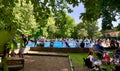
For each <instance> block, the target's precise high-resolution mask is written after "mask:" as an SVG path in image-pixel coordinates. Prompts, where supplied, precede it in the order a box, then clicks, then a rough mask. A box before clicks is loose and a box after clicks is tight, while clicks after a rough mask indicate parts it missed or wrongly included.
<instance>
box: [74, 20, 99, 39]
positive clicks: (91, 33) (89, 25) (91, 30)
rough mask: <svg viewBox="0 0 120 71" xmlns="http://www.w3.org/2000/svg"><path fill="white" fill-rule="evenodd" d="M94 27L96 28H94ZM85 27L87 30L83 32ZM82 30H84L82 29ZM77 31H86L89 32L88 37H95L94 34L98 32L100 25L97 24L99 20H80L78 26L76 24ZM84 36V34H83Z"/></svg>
mask: <svg viewBox="0 0 120 71" xmlns="http://www.w3.org/2000/svg"><path fill="white" fill-rule="evenodd" d="M93 27H94V28H93ZM83 29H84V31H86V32H83ZM81 30H82V31H81ZM76 31H79V32H80V31H81V33H84V34H85V33H86V34H87V37H88V38H93V37H94V34H95V33H96V32H98V25H97V22H96V21H94V22H87V21H85V22H80V23H79V24H78V25H77V26H76ZM79 32H77V34H79ZM82 37H84V36H82Z"/></svg>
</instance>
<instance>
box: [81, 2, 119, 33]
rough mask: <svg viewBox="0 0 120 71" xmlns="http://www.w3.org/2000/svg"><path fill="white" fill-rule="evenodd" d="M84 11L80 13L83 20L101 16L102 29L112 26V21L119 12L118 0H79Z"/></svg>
mask: <svg viewBox="0 0 120 71" xmlns="http://www.w3.org/2000/svg"><path fill="white" fill-rule="evenodd" d="M81 2H83V4H84V6H85V8H86V12H85V13H83V14H82V15H81V18H82V19H83V20H88V21H93V20H97V19H99V18H102V30H103V31H104V30H108V29H112V28H113V24H112V21H116V19H115V16H116V15H117V13H119V12H120V5H119V2H120V1H119V0H94V1H92V0H81Z"/></svg>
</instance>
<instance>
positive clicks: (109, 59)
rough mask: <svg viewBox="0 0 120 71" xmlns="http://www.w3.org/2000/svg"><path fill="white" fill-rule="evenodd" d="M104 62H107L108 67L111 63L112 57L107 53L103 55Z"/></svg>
mask: <svg viewBox="0 0 120 71" xmlns="http://www.w3.org/2000/svg"><path fill="white" fill-rule="evenodd" d="M103 61H105V63H107V64H108V65H109V64H110V63H111V58H110V55H109V54H108V53H107V52H105V53H104V54H103Z"/></svg>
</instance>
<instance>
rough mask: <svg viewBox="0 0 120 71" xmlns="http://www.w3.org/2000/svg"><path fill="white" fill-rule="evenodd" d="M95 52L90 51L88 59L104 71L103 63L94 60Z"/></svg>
mask: <svg viewBox="0 0 120 71" xmlns="http://www.w3.org/2000/svg"><path fill="white" fill-rule="evenodd" d="M93 54H94V52H93V51H90V52H89V54H88V56H87V58H89V59H90V61H91V62H92V65H93V66H98V68H99V70H100V71H102V68H101V64H102V62H101V61H100V60H97V59H96V58H94V55H93Z"/></svg>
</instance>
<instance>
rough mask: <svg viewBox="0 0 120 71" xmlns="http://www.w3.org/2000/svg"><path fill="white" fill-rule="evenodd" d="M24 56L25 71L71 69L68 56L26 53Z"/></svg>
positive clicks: (61, 70) (63, 70)
mask: <svg viewBox="0 0 120 71" xmlns="http://www.w3.org/2000/svg"><path fill="white" fill-rule="evenodd" d="M24 58H25V67H24V71H71V67H70V63H69V58H68V57H60V56H43V55H42V56H40V55H25V56H24Z"/></svg>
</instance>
